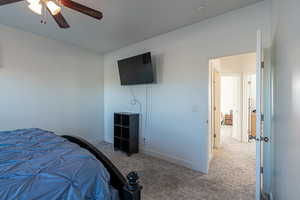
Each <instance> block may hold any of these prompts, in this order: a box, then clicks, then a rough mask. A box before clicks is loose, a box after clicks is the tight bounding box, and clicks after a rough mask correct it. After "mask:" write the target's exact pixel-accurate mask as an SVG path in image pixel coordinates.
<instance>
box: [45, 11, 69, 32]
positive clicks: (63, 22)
mask: <svg viewBox="0 0 300 200" xmlns="http://www.w3.org/2000/svg"><path fill="white" fill-rule="evenodd" d="M47 10H48V12H49V13H50V14H51V12H50V10H49V9H48V8H47ZM51 15H52V14H51ZM52 17H53V19H54V20H55V21H56V23H57V25H58V26H59V27H60V28H70V25H69V24H68V22H67V21H66V19H65V18H64V16H63V15H62V14H61V13H58V14H56V15H52Z"/></svg>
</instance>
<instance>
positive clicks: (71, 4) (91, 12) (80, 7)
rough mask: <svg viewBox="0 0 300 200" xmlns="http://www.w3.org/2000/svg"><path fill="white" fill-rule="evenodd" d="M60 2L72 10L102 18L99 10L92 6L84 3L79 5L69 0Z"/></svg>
mask: <svg viewBox="0 0 300 200" xmlns="http://www.w3.org/2000/svg"><path fill="white" fill-rule="evenodd" d="M60 3H61V4H62V5H64V6H66V7H68V8H71V9H73V10H76V11H78V12H81V13H83V14H85V15H88V16H90V17H93V18H96V19H98V20H101V19H102V18H103V14H102V13H101V12H100V11H97V10H94V9H92V8H89V7H86V6H84V5H81V4H79V3H76V2H74V1H71V0H61V1H60Z"/></svg>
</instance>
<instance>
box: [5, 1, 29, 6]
mask: <svg viewBox="0 0 300 200" xmlns="http://www.w3.org/2000/svg"><path fill="white" fill-rule="evenodd" d="M19 1H24V0H0V6H3V5H6V4H11V3H17V2H19Z"/></svg>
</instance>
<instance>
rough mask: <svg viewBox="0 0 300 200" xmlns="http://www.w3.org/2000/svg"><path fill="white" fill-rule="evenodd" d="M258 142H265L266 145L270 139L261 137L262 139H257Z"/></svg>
mask: <svg viewBox="0 0 300 200" xmlns="http://www.w3.org/2000/svg"><path fill="white" fill-rule="evenodd" d="M256 141H258V142H260V141H263V142H265V143H268V142H269V141H270V139H269V138H268V137H264V136H260V138H256Z"/></svg>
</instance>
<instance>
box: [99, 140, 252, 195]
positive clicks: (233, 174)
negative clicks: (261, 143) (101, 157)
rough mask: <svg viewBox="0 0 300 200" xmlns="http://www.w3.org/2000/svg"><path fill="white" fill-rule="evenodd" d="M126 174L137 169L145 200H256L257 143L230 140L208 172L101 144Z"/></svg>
mask: <svg viewBox="0 0 300 200" xmlns="http://www.w3.org/2000/svg"><path fill="white" fill-rule="evenodd" d="M97 147H98V148H99V149H100V150H101V151H103V152H104V153H105V154H106V155H107V156H108V157H109V158H110V159H111V160H112V162H113V163H114V164H115V165H116V166H117V167H118V168H119V169H120V170H121V172H122V173H124V175H126V174H127V173H128V172H130V171H137V172H138V173H139V176H140V178H141V184H142V185H143V187H144V189H143V192H142V196H143V197H142V199H143V200H154V199H155V200H254V199H255V145H254V144H241V143H238V142H236V141H234V140H232V139H229V140H227V141H226V142H225V144H224V145H223V148H221V149H219V150H216V151H215V154H214V159H213V160H212V162H211V168H210V172H209V174H208V175H205V174H202V173H199V172H196V171H193V170H190V169H187V168H184V167H181V166H177V165H174V164H171V163H169V162H166V161H163V160H160V159H157V158H154V157H151V156H148V155H144V154H141V153H140V154H135V155H132V156H131V157H127V156H126V154H123V153H121V152H114V151H113V148H112V145H111V144H108V143H100V144H99V145H97Z"/></svg>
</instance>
